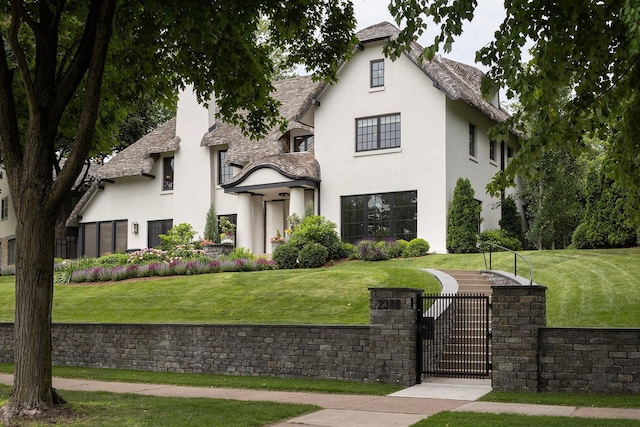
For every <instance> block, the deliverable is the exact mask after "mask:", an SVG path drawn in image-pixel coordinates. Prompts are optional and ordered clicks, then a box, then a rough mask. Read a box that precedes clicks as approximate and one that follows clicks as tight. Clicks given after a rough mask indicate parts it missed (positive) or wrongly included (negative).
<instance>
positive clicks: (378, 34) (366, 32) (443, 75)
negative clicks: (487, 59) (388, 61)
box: [356, 22, 509, 122]
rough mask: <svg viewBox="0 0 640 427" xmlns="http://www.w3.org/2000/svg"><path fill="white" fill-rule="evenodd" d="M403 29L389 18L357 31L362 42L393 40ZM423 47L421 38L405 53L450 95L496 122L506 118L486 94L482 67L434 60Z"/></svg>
mask: <svg viewBox="0 0 640 427" xmlns="http://www.w3.org/2000/svg"><path fill="white" fill-rule="evenodd" d="M399 33H400V30H399V29H398V28H397V27H396V26H395V25H393V24H390V23H389V22H381V23H379V24H376V25H372V26H370V27H367V28H365V29H363V30H361V31H359V32H358V33H357V35H356V36H357V37H358V40H360V43H371V42H375V41H380V40H392V39H394V38H396V37H397V36H398V34H399ZM423 50H424V49H423V47H422V46H420V44H418V43H417V42H413V43H412V44H411V50H410V51H409V52H405V55H406V56H407V57H408V58H409V59H411V61H413V63H414V64H416V65H417V66H418V67H420V69H422V71H423V72H424V73H425V74H426V75H427V76H428V77H429V78H430V79H431V80H432V81H433V82H434V84H435V85H436V87H438V88H440V89H441V90H443V91H444V92H445V93H446V94H447V96H449V98H451V99H454V100H457V99H460V100H462V101H464V102H466V103H467V104H469V105H470V106H472V107H474V108H476V109H477V110H479V111H480V112H482V113H484V114H485V115H486V116H487V117H489V118H490V119H491V120H493V121H494V122H503V121H505V120H507V119H508V118H509V115H508V114H507V113H506V112H505V111H503V110H501V109H500V108H498V107H496V106H495V105H493V104H491V103H490V102H489V101H487V100H486V99H484V98H483V97H482V91H481V89H480V85H481V83H482V79H483V77H484V73H483V72H482V71H480V70H479V69H477V68H475V67H472V66H470V65H466V64H462V63H460V62H456V61H452V60H450V59H445V58H442V57H440V56H435V57H434V58H433V59H432V60H431V61H429V60H427V59H426V58H425V57H424V56H423V55H422V51H423Z"/></svg>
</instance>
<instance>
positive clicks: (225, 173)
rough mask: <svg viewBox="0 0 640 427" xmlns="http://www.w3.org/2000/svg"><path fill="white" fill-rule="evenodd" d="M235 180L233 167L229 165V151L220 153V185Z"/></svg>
mask: <svg viewBox="0 0 640 427" xmlns="http://www.w3.org/2000/svg"><path fill="white" fill-rule="evenodd" d="M231 178H233V167H232V166H231V165H229V164H227V150H220V151H218V185H222V184H225V183H226V182H228V181H229V180H230V179H231Z"/></svg>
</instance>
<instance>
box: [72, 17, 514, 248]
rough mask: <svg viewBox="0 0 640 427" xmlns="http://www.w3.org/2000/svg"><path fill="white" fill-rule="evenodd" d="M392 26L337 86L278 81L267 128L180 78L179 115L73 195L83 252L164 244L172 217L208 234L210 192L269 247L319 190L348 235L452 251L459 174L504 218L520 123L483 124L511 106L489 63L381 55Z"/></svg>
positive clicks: (243, 242) (380, 29) (319, 208)
mask: <svg viewBox="0 0 640 427" xmlns="http://www.w3.org/2000/svg"><path fill="white" fill-rule="evenodd" d="M397 33H398V29H397V28H396V27H394V26H393V25H391V24H389V23H381V24H378V25H375V26H372V27H369V28H366V29H364V30H362V31H360V32H359V33H358V38H359V40H360V43H359V44H358V46H356V47H355V51H354V55H353V57H352V58H351V59H350V60H349V61H347V62H344V63H343V64H342V66H341V68H340V70H339V73H338V77H339V80H338V82H337V83H336V84H334V85H325V84H322V83H316V82H313V81H312V79H311V78H310V77H296V78H292V79H287V80H282V81H278V82H275V83H274V86H275V89H276V91H275V93H274V97H275V98H276V99H278V100H279V101H280V102H281V104H282V105H281V109H280V112H281V115H282V116H283V117H284V118H286V119H287V120H288V126H287V128H286V131H285V132H284V133H283V132H282V131H281V130H280V129H279V128H274V129H273V130H272V131H271V133H270V134H269V135H268V136H267V137H265V138H264V139H261V140H258V141H252V140H250V139H248V138H247V137H245V136H244V135H243V134H242V132H240V130H239V129H238V128H237V127H235V126H231V125H229V124H227V123H224V122H220V121H216V118H215V112H216V110H215V109H216V105H215V102H211V103H210V105H209V107H208V108H205V107H203V106H201V105H199V104H198V103H197V101H196V97H195V95H194V94H193V93H192V92H190V91H189V90H185V91H183V92H182V93H181V94H180V97H179V102H178V109H177V115H176V118H174V119H172V120H170V121H168V122H167V123H164V124H163V125H161V126H159V127H158V128H157V129H155V130H154V131H152V132H151V133H149V134H148V135H146V136H145V137H143V138H141V139H140V140H139V141H138V142H136V143H135V144H133V145H131V146H130V147H128V148H127V149H125V150H123V151H122V152H120V153H119V154H117V155H116V156H114V158H113V159H111V160H110V161H109V162H108V163H107V164H105V165H104V166H103V168H102V169H101V171H100V172H99V180H98V181H97V182H96V183H95V184H94V186H93V187H92V188H91V189H90V190H89V191H88V192H87V194H86V195H85V196H84V198H83V199H82V200H81V201H80V203H79V204H78V205H77V206H76V209H75V210H74V212H73V214H72V216H71V217H70V218H69V221H68V225H78V226H79V227H80V246H81V249H80V250H81V254H83V255H87V256H97V255H100V254H104V253H108V252H119V251H124V250H126V249H137V248H143V247H151V246H156V245H157V244H158V237H157V236H158V234H159V233H163V232H166V231H167V230H168V229H169V228H170V227H171V226H172V225H173V224H179V223H185V222H186V223H189V224H191V225H192V226H193V227H194V229H195V230H197V231H198V232H200V233H202V232H203V231H204V224H205V218H206V213H207V211H208V209H209V207H210V206H211V205H212V204H213V205H215V208H216V211H217V213H218V214H219V215H226V216H229V217H231V219H232V220H233V221H235V222H236V224H237V230H236V245H237V246H241V247H245V248H248V249H250V250H251V251H252V252H254V253H268V252H270V245H269V239H270V237H272V236H274V235H275V234H276V233H277V232H278V231H280V232H281V233H282V232H283V231H284V230H285V229H286V228H287V223H286V218H287V216H288V215H290V214H292V213H297V214H298V215H302V214H303V213H304V211H305V207H306V206H307V205H308V204H309V203H310V202H312V203H313V206H314V211H315V212H316V213H318V214H320V215H323V216H325V217H326V218H328V219H329V220H331V221H333V222H335V223H336V224H337V226H338V232H339V233H340V235H341V237H342V239H343V240H344V241H347V242H354V241H356V240H358V239H360V238H362V237H365V236H373V237H377V238H385V237H393V238H404V239H407V240H409V239H411V238H414V237H422V238H424V239H426V240H427V241H429V243H430V244H431V248H432V250H433V251H435V252H445V251H446V234H447V213H448V208H449V203H450V201H451V197H452V194H453V189H454V186H455V184H456V181H457V180H458V178H460V177H464V178H468V179H469V180H470V181H471V183H472V185H473V187H474V190H475V194H476V198H477V200H478V202H479V203H481V204H482V223H481V224H480V227H481V228H482V229H491V228H498V221H499V220H500V209H496V204H497V203H498V202H499V200H498V199H496V198H491V197H489V196H488V195H487V194H486V192H485V186H486V184H487V183H488V182H489V181H490V180H491V178H492V176H493V175H494V174H495V173H496V172H498V171H499V170H500V169H501V168H502V167H503V166H504V165H505V164H506V162H507V161H508V157H509V156H510V155H511V154H512V153H513V152H514V151H515V150H516V149H517V147H518V145H517V144H518V143H517V139H516V138H515V137H513V136H511V137H510V138H509V140H506V141H491V140H490V139H489V138H488V136H487V132H488V130H489V128H490V127H491V126H492V125H494V124H495V123H497V122H501V121H504V120H505V119H506V118H507V117H508V116H507V114H506V113H505V112H504V111H503V110H502V109H501V108H500V106H499V103H498V95H497V94H496V95H495V96H494V97H493V98H492V99H490V100H486V99H484V98H483V97H482V95H481V93H480V83H481V79H482V77H483V74H482V72H481V71H479V70H477V69H476V68H474V67H471V66H468V65H464V64H461V63H458V62H455V61H450V60H447V59H444V58H440V57H436V58H434V59H433V60H432V61H427V60H426V59H423V58H421V51H422V48H421V47H420V46H419V45H417V44H414V45H413V47H412V49H411V51H410V52H407V53H406V54H405V55H403V56H401V57H400V58H398V59H397V60H395V61H391V60H390V59H388V58H385V56H384V55H383V52H382V49H383V47H384V45H385V44H386V43H387V42H388V40H389V39H390V38H391V37H394V35H395V34H397Z"/></svg>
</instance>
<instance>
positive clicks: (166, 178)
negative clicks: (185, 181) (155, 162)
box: [162, 157, 175, 191]
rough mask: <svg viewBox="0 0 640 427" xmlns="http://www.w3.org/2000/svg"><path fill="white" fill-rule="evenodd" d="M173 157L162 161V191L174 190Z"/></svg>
mask: <svg viewBox="0 0 640 427" xmlns="http://www.w3.org/2000/svg"><path fill="white" fill-rule="evenodd" d="M174 164H175V162H174V159H173V157H165V158H164V159H163V160H162V191H172V190H173V166H174Z"/></svg>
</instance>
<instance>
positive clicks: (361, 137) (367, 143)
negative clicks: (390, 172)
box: [356, 113, 400, 151]
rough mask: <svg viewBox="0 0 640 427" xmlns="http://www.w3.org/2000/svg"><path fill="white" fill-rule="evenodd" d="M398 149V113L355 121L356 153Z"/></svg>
mask: <svg viewBox="0 0 640 427" xmlns="http://www.w3.org/2000/svg"><path fill="white" fill-rule="evenodd" d="M396 147H400V113H397V114H388V115H384V116H375V117H364V118H360V119H356V151H370V150H381V149H385V148H396Z"/></svg>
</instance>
